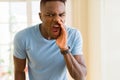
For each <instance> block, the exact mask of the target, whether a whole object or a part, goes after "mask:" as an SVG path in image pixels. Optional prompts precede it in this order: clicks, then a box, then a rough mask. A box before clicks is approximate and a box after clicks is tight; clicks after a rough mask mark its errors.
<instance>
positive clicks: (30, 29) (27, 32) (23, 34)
mask: <svg viewBox="0 0 120 80" xmlns="http://www.w3.org/2000/svg"><path fill="white" fill-rule="evenodd" d="M36 26H37V25H34V26H30V27H27V28H25V29H23V30H20V31H19V32H17V33H16V34H15V38H22V39H24V38H26V37H28V36H29V35H31V33H32V32H33V31H34V30H35V28H36Z"/></svg>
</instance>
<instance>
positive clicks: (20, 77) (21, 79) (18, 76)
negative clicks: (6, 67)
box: [15, 71, 26, 80]
mask: <svg viewBox="0 0 120 80" xmlns="http://www.w3.org/2000/svg"><path fill="white" fill-rule="evenodd" d="M15 80H26V78H25V72H19V71H15Z"/></svg>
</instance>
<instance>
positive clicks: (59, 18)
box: [53, 15, 62, 22]
mask: <svg viewBox="0 0 120 80" xmlns="http://www.w3.org/2000/svg"><path fill="white" fill-rule="evenodd" d="M53 21H54V22H58V21H62V18H61V17H60V16H58V15H56V16H54V18H53Z"/></svg>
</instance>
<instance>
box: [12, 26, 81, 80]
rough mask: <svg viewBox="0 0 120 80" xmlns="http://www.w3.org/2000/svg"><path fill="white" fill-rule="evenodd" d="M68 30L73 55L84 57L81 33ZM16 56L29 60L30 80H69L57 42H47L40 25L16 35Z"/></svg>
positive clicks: (68, 28) (67, 28) (68, 42)
mask: <svg viewBox="0 0 120 80" xmlns="http://www.w3.org/2000/svg"><path fill="white" fill-rule="evenodd" d="M66 30H67V33H68V41H67V44H68V46H70V51H71V53H72V54H73V55H82V37H81V34H80V32H79V31H78V30H76V29H73V28H70V27H66ZM14 56H15V57H17V58H20V59H25V58H27V60H28V73H29V79H30V80H67V75H66V69H67V67H66V65H65V61H64V57H63V55H62V54H61V53H60V49H59V48H58V46H57V45H56V42H55V40H47V39H45V38H44V37H43V36H42V35H41V32H40V30H39V24H37V25H35V26H32V27H29V28H27V29H24V30H22V31H20V32H18V33H17V34H16V36H15V38H14Z"/></svg>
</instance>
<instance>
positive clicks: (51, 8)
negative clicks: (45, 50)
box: [40, 1, 65, 39]
mask: <svg viewBox="0 0 120 80" xmlns="http://www.w3.org/2000/svg"><path fill="white" fill-rule="evenodd" d="M40 18H41V21H42V28H43V30H44V33H45V34H47V37H50V38H51V39H56V38H57V37H58V36H59V35H60V32H61V27H60V24H59V23H58V21H61V22H62V23H64V22H65V4H64V3H62V2H60V1H49V2H47V3H46V4H45V5H43V6H42V8H41V13H40Z"/></svg>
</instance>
